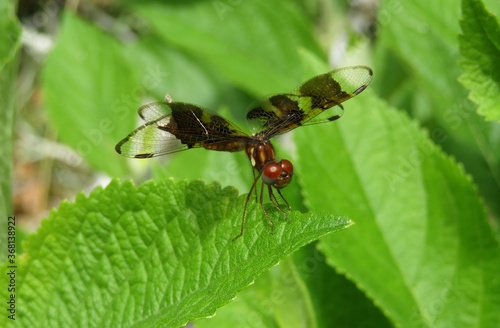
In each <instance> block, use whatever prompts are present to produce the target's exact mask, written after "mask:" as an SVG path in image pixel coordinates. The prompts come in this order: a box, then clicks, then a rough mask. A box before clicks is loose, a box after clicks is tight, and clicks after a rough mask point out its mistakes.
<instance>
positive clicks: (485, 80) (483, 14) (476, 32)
mask: <svg viewBox="0 0 500 328" xmlns="http://www.w3.org/2000/svg"><path fill="white" fill-rule="evenodd" d="M460 26H461V27H462V33H463V34H462V35H460V38H459V42H460V52H461V54H462V60H461V61H460V64H461V66H462V69H463V70H464V74H463V75H462V76H461V78H460V82H462V83H463V84H464V86H465V87H467V88H468V89H470V95H469V97H470V99H471V100H472V101H474V102H475V103H476V104H478V105H479V108H478V111H479V113H480V114H481V115H484V116H485V117H486V119H488V120H497V121H499V120H500V72H499V70H498V69H497V66H498V63H499V62H500V25H499V23H498V19H497V18H496V17H495V16H494V15H493V14H492V13H490V12H489V11H488V10H486V8H485V7H484V5H483V3H482V2H481V1H479V0H462V20H461V22H460Z"/></svg>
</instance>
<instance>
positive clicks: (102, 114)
mask: <svg viewBox="0 0 500 328" xmlns="http://www.w3.org/2000/svg"><path fill="white" fill-rule="evenodd" d="M90 49H91V50H92V51H89V50H90ZM126 53H127V52H126V51H125V49H124V48H123V46H121V45H120V44H119V43H118V42H117V40H116V39H114V38H112V37H110V36H109V35H106V34H105V33H104V32H103V31H101V30H99V29H98V28H96V27H95V26H93V25H91V24H89V23H87V22H85V21H83V20H82V19H81V18H79V17H77V16H75V15H74V14H72V13H71V12H66V14H65V17H64V19H63V22H62V28H61V33H60V35H59V37H58V40H57V44H56V46H55V48H54V50H53V51H52V52H51V53H50V56H49V58H48V59H47V64H46V66H45V67H44V72H43V77H44V94H45V100H46V105H47V110H48V113H49V115H50V118H51V120H52V122H53V123H54V124H55V126H56V127H57V128H58V132H59V136H60V138H61V139H62V140H63V141H65V142H66V143H68V144H69V145H71V146H72V147H73V148H74V149H75V150H76V151H77V152H78V154H79V155H80V156H82V157H84V158H85V159H86V160H87V161H88V162H89V163H91V164H92V165H93V166H94V167H96V168H98V169H100V170H103V171H104V172H106V173H108V174H109V175H111V176H122V175H124V173H125V172H126V166H125V160H124V159H123V158H121V157H120V156H118V155H117V154H115V153H114V152H113V151H112V150H113V149H114V146H115V145H116V143H117V142H118V141H119V140H120V139H121V138H123V137H124V136H125V135H127V134H128V132H130V131H131V130H132V128H133V126H134V125H133V124H132V123H133V122H132V121H129V122H127V120H126V119H127V118H128V117H131V110H130V108H135V107H138V105H139V101H140V99H141V98H142V96H143V94H142V92H143V87H142V86H141V85H134V80H135V79H134V78H133V71H132V70H131V69H130V68H129V66H128V65H127V61H126ZM134 91H136V92H138V93H139V95H137V94H136V93H134ZM127 123H129V124H127ZM110 150H111V151H110ZM69 162H74V163H78V162H79V159H77V158H74V159H70V160H69Z"/></svg>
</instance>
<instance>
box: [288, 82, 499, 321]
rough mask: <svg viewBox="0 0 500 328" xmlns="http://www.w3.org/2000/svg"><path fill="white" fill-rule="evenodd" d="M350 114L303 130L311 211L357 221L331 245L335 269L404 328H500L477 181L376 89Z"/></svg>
mask: <svg viewBox="0 0 500 328" xmlns="http://www.w3.org/2000/svg"><path fill="white" fill-rule="evenodd" d="M375 76H376V72H375ZM345 108H346V112H345V114H344V116H343V118H342V119H341V120H339V121H338V122H337V124H331V125H327V124H323V125H320V126H316V127H315V128H314V129H312V128H307V127H305V128H302V129H301V130H300V131H299V130H298V131H296V132H295V137H296V141H297V151H298V155H299V159H298V161H296V162H295V166H296V170H295V171H296V172H301V181H302V182H303V186H304V195H305V198H306V204H309V207H310V209H312V210H314V211H320V210H321V211H329V212H331V213H336V214H341V215H347V216H349V217H351V218H352V220H353V221H354V222H355V223H356V224H355V225H354V226H353V227H352V229H349V230H348V231H345V232H344V233H342V234H338V235H337V236H336V237H337V238H335V239H333V238H328V237H326V238H324V239H322V241H321V242H320V249H321V250H322V251H323V252H325V254H326V255H327V258H328V261H329V263H331V265H332V266H334V267H335V269H336V270H338V271H340V272H342V273H344V274H345V275H346V276H347V277H348V278H349V279H351V280H353V281H354V283H355V284H356V285H357V286H358V287H359V288H361V289H362V290H363V291H365V292H366V293H367V295H368V296H369V297H370V298H372V299H373V300H374V303H375V304H377V305H378V306H379V307H380V308H381V310H382V311H383V312H384V313H386V315H387V316H388V317H389V318H390V320H392V322H393V323H394V324H395V325H396V326H401V327H411V326H419V327H427V326H432V327H472V326H473V327H478V326H481V327H496V326H498V325H499V324H500V313H499V312H498V308H499V307H500V299H499V298H498V295H500V280H498V279H497V278H496V277H497V274H498V268H500V248H499V245H498V242H497V240H495V239H494V237H493V233H492V229H491V226H490V225H489V224H488V221H487V217H486V214H485V212H484V209H483V205H482V203H481V200H480V198H479V196H478V195H477V192H476V188H475V186H474V185H473V184H472V182H471V180H470V177H468V176H467V175H466V174H465V173H464V171H463V169H462V168H461V167H460V166H459V165H457V164H456V162H455V161H453V160H452V159H450V158H449V157H447V156H445V155H444V154H443V153H442V152H441V150H440V149H439V148H438V147H436V145H434V144H433V143H432V142H431V141H430V140H429V137H428V136H427V135H426V134H425V133H423V132H422V131H420V130H419V129H418V128H417V127H416V125H415V124H414V123H412V122H410V121H409V120H408V118H407V117H406V116H405V115H403V114H401V113H398V112H396V111H395V110H394V109H392V108H388V107H387V106H386V105H385V104H384V103H382V102H381V101H380V100H378V99H377V98H376V97H374V96H373V93H372V92H371V91H370V90H367V91H365V92H364V93H363V94H362V95H359V96H358V97H356V98H355V99H354V100H351V101H349V102H348V103H347V104H346V105H345ZM435 137H439V136H435ZM311 140H315V142H314V143H311ZM313 159H317V160H313Z"/></svg>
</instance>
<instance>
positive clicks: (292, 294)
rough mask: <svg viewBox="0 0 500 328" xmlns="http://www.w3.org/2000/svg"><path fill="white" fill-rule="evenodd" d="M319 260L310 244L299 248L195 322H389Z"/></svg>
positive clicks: (328, 324) (283, 324) (270, 324)
mask: <svg viewBox="0 0 500 328" xmlns="http://www.w3.org/2000/svg"><path fill="white" fill-rule="evenodd" d="M339 251H340V249H339ZM324 261H325V259H324V256H323V255H322V254H321V253H320V252H319V251H318V250H317V249H316V247H314V245H309V246H306V247H303V248H302V249H300V250H299V251H297V252H295V253H294V254H293V256H292V257H290V258H287V259H285V260H284V261H282V262H281V263H280V265H279V266H277V267H275V268H273V269H272V270H270V271H269V272H267V273H264V274H263V275H261V276H260V277H258V278H257V279H256V280H255V283H254V284H252V285H251V286H249V287H248V288H247V289H245V290H243V291H242V292H241V293H239V294H238V295H237V298H236V300H234V301H233V302H231V303H230V304H228V305H227V306H225V307H224V308H222V309H220V310H218V311H217V314H216V315H215V316H214V317H212V318H207V319H201V320H198V321H196V327H324V328H328V327H368V326H370V327H389V326H390V323H389V322H388V321H387V319H386V318H385V317H384V316H383V315H382V314H381V312H380V310H379V309H378V308H376V307H375V306H374V305H373V304H372V303H371V300H368V299H367V298H366V297H365V296H364V294H363V293H362V292H361V291H359V290H358V289H357V288H356V286H354V285H353V284H352V283H351V282H350V281H348V280H347V279H346V278H345V277H343V276H341V275H339V274H337V273H335V271H334V270H333V269H332V268H331V267H330V266H328V265H326V263H325V262H324ZM360 313H363V315H359V314H360Z"/></svg>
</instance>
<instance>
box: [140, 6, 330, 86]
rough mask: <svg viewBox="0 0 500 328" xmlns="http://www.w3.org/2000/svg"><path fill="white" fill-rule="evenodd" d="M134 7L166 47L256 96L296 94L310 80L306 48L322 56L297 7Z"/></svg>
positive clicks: (309, 27) (309, 28)
mask: <svg viewBox="0 0 500 328" xmlns="http://www.w3.org/2000/svg"><path fill="white" fill-rule="evenodd" d="M133 6H134V7H133V8H134V9H135V10H137V12H138V13H140V15H141V17H142V18H143V19H144V20H145V21H146V22H148V23H150V24H151V25H152V26H153V28H154V29H155V31H156V32H157V33H158V34H159V35H160V36H161V37H162V38H163V39H164V40H165V41H166V42H168V43H169V44H173V45H175V46H176V47H179V48H180V49H182V50H183V51H185V52H186V53H188V54H189V55H190V56H192V57H194V58H197V59H198V60H199V61H201V62H203V63H207V64H208V65H210V66H211V67H213V68H215V69H217V70H219V71H220V73H221V74H223V75H224V76H226V77H227V78H228V79H229V80H230V81H232V82H233V83H234V84H236V85H237V86H239V87H241V88H243V89H245V90H247V91H249V92H250V93H253V94H254V95H266V94H270V93H274V92H279V91H281V90H292V89H293V88H294V87H295V86H296V85H295V83H296V81H301V79H302V78H304V76H302V75H303V74H302V72H301V71H302V66H301V61H300V56H299V49H300V48H301V47H302V48H307V49H309V50H310V51H312V52H314V53H316V54H321V53H322V52H321V50H320V48H319V46H318V44H317V42H316V40H314V38H313V36H312V33H311V32H312V29H311V26H309V25H308V22H307V21H306V20H305V19H304V16H303V15H302V14H301V12H300V9H299V8H298V7H297V6H296V4H294V3H292V2H284V3H280V5H279V6H276V3H273V2H265V1H241V2H237V1H233V2H225V1H196V2H191V3H189V5H188V4H186V3H183V4H179V3H176V4H174V3H170V4H166V3H161V4H160V3H146V2H145V3H140V4H139V3H135V4H134V5H133ZM276 11H279V15H276Z"/></svg>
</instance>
